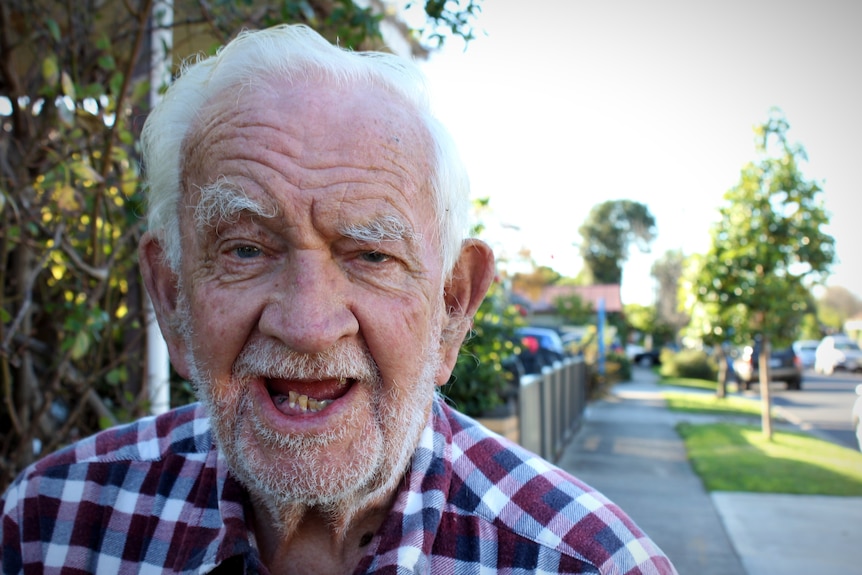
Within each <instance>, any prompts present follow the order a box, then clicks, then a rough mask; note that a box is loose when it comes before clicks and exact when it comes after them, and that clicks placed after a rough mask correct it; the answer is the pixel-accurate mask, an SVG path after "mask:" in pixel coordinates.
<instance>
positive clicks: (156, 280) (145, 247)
mask: <svg viewBox="0 0 862 575" xmlns="http://www.w3.org/2000/svg"><path fill="white" fill-rule="evenodd" d="M138 259H139V262H140V266H141V275H142V276H143V278H144V285H145V286H146V288H147V293H149V294H150V300H151V301H152V303H153V310H154V311H155V314H156V319H157V320H158V322H159V329H161V331H162V335H163V336H164V338H165V341H166V342H167V344H168V353H170V356H171V363H172V364H173V366H174V369H176V370H177V373H179V374H180V375H181V376H182V377H184V378H186V379H188V377H189V370H188V362H187V360H186V351H187V349H186V342H185V339H184V338H183V336H182V334H181V333H180V331H179V329H178V328H179V323H178V318H177V300H178V296H179V293H178V291H177V279H178V278H177V275H176V273H174V271H173V270H172V269H171V266H170V265H169V264H168V261H167V258H166V257H165V251H164V249H163V248H162V245H161V243H160V242H159V239H158V238H157V237H156V236H155V235H153V234H152V233H150V232H146V233H145V234H144V235H143V237H142V238H141V241H140V243H139V244H138Z"/></svg>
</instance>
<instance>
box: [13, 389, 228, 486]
mask: <svg viewBox="0 0 862 575" xmlns="http://www.w3.org/2000/svg"><path fill="white" fill-rule="evenodd" d="M212 447H213V441H212V435H211V432H210V424H209V419H208V418H207V416H206V413H205V412H204V410H203V408H202V407H201V406H200V405H199V404H190V405H186V406H183V407H178V408H175V409H173V410H171V411H168V412H166V413H164V414H161V415H158V416H150V417H145V418H142V419H139V420H136V421H133V422H131V423H127V424H123V425H119V426H116V427H112V428H110V429H106V430H104V431H101V432H99V433H97V434H95V435H92V436H90V437H87V438H84V439H82V440H80V441H77V442H75V443H73V444H71V445H69V446H67V447H65V448H63V449H61V450H59V451H56V452H54V453H52V454H50V455H47V456H46V457H44V458H42V459H41V460H39V461H37V462H36V463H34V464H33V465H31V466H30V467H29V468H28V469H27V470H25V471H24V473H23V474H22V478H23V479H24V480H25V481H27V482H30V481H34V480H38V479H39V478H52V477H56V478H60V479H62V478H64V477H65V478H71V477H72V475H74V473H73V472H72V471H70V470H71V469H77V470H79V473H86V472H85V471H84V470H85V469H87V468H91V467H92V468H102V467H105V468H114V469H119V468H122V467H131V466H144V467H155V468H158V467H160V466H162V465H163V464H164V463H165V462H166V461H170V460H176V459H182V460H190V461H203V460H205V459H206V458H207V457H208V454H209V452H210V451H211V449H212ZM106 481H109V480H107V479H106Z"/></svg>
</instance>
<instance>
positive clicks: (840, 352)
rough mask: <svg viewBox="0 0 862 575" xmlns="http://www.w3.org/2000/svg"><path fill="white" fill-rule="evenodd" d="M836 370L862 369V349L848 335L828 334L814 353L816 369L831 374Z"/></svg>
mask: <svg viewBox="0 0 862 575" xmlns="http://www.w3.org/2000/svg"><path fill="white" fill-rule="evenodd" d="M836 370H844V371H862V349H859V344H858V343H856V342H855V341H853V340H852V339H850V338H849V337H847V336H846V335H827V336H826V337H824V338H823V339H822V340H821V341H820V345H818V346H817V351H816V352H815V353H814V371H816V372H817V373H825V374H826V375H831V374H832V373H833V372H834V371H836Z"/></svg>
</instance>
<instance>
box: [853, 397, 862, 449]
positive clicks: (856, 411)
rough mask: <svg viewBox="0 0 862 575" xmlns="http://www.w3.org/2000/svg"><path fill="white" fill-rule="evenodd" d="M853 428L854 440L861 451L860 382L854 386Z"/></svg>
mask: <svg viewBox="0 0 862 575" xmlns="http://www.w3.org/2000/svg"><path fill="white" fill-rule="evenodd" d="M852 417H853V429H854V430H856V441H857V443H859V450H860V451H862V383H860V384H859V385H857V386H856V401H855V402H854V403H853V412H852Z"/></svg>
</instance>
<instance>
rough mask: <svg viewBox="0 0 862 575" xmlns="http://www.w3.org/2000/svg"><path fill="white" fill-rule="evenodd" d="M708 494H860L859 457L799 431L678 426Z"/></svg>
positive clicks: (861, 457)
mask: <svg viewBox="0 0 862 575" xmlns="http://www.w3.org/2000/svg"><path fill="white" fill-rule="evenodd" d="M677 430H678V431H679V434H680V435H681V436H682V438H683V440H684V442H685V446H686V449H687V450H688V456H689V460H690V461H691V464H692V467H693V468H694V471H695V472H696V473H697V474H698V475H699V476H700V478H701V480H702V481H703V484H704V487H705V488H706V490H707V491H748V492H755V493H791V494H804V495H852V496H862V453H860V452H858V451H855V450H852V449H848V448H846V447H841V446H838V445H835V444H833V443H829V442H827V441H823V440H820V439H817V438H814V437H811V436H809V435H806V434H803V433H793V432H786V431H774V432H773V440H772V441H771V442H769V441H767V440H766V438H765V437H764V435H763V433H762V431H761V429H760V428H759V427H757V426H743V425H733V424H729V423H715V424H708V425H694V424H690V423H681V424H679V425H678V426H677Z"/></svg>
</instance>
